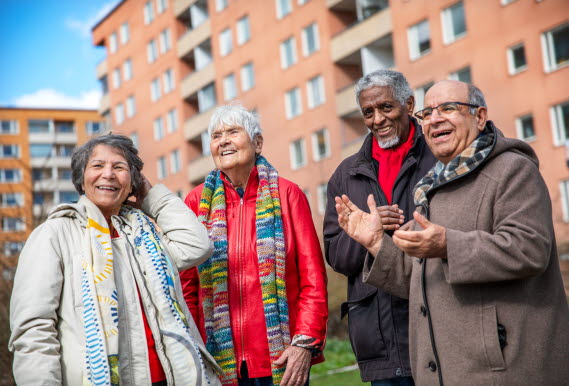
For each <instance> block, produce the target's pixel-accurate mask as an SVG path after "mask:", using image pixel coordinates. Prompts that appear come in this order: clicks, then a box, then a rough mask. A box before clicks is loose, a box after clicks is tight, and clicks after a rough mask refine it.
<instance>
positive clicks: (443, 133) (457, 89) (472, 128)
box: [422, 81, 486, 164]
mask: <svg viewBox="0 0 569 386" xmlns="http://www.w3.org/2000/svg"><path fill="white" fill-rule="evenodd" d="M445 102H463V103H468V86H467V84H466V83H463V82H457V81H442V82H439V83H437V84H435V85H434V86H433V87H431V88H430V89H429V91H428V92H427V95H425V107H436V106H438V105H440V104H442V103H445ZM422 125H423V134H424V135H425V139H426V141H427V145H429V148H430V149H431V151H432V152H433V154H434V155H435V157H437V159H439V160H440V161H441V162H443V163H444V164H447V163H449V162H450V161H451V160H452V159H453V158H454V157H456V156H457V155H459V154H460V153H461V152H462V151H463V150H464V149H466V148H467V147H468V146H469V145H470V144H471V143H472V142H473V141H474V140H475V139H476V137H478V134H479V133H480V132H481V131H482V130H483V129H484V126H485V125H486V109H485V108H484V107H479V108H478V109H477V110H476V114H475V115H473V114H471V113H470V108H469V107H467V106H460V105H459V108H458V109H457V110H455V111H453V112H452V113H451V114H448V115H445V116H441V114H439V112H438V111H437V110H436V109H434V110H433V113H432V114H431V116H430V117H429V118H428V119H426V120H424V121H423V122H422Z"/></svg>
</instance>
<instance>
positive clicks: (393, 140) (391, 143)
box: [376, 137, 399, 149]
mask: <svg viewBox="0 0 569 386" xmlns="http://www.w3.org/2000/svg"><path fill="white" fill-rule="evenodd" d="M376 140H377V144H378V145H379V147H381V148H382V149H390V148H392V147H395V146H397V145H399V137H393V138H391V139H388V140H387V141H380V140H379V139H377V138H376Z"/></svg>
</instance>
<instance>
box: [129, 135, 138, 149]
mask: <svg viewBox="0 0 569 386" xmlns="http://www.w3.org/2000/svg"><path fill="white" fill-rule="evenodd" d="M129 138H130V140H131V141H132V144H133V145H134V147H135V148H137V149H138V133H132V134H131V135H130V136H129Z"/></svg>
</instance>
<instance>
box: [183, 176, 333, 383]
mask: <svg viewBox="0 0 569 386" xmlns="http://www.w3.org/2000/svg"><path fill="white" fill-rule="evenodd" d="M222 176H223V174H222ZM224 182H225V199H226V205H227V223H228V224H227V237H228V241H229V247H228V248H229V251H228V270H229V274H228V281H229V283H228V290H229V309H230V317H231V329H232V332H233V346H234V348H235V359H236V363H237V374H238V377H241V375H240V370H241V362H242V361H245V362H247V369H248V371H249V377H251V378H257V377H268V376H271V364H270V359H269V344H268V340H267V332H266V331H267V327H266V324H265V316H264V313H263V300H262V297H261V285H260V283H259V264H258V260H257V250H256V242H257V240H256V229H255V201H256V198H257V187H258V185H259V178H258V173H257V168H253V170H252V172H251V175H250V176H249V181H248V182H247V188H246V191H245V194H244V196H243V199H242V200H241V198H240V197H239V195H238V194H237V192H236V191H235V189H234V188H233V186H232V185H231V183H229V182H228V181H227V180H226V179H225V178H224ZM202 190H203V184H202V185H200V186H198V187H196V188H195V189H194V190H192V191H191V192H190V193H189V194H188V196H187V197H186V200H185V202H186V205H188V206H189V207H190V209H192V210H193V211H194V212H195V213H198V206H199V200H200V197H201V194H202ZM279 194H280V200H281V208H282V220H283V228H284V237H285V244H286V290H287V298H288V309H289V323H290V324H289V325H290V335H291V339H292V337H294V335H297V334H303V335H308V336H310V337H313V338H316V339H318V340H321V341H323V340H324V338H325V336H326V322H327V320H328V294H327V290H326V269H325V267H324V260H323V258H322V252H321V249H320V243H319V241H318V237H317V235H316V230H315V228H314V224H313V222H312V216H311V213H310V207H309V206H308V201H307V200H306V196H305V195H304V193H303V192H302V191H301V190H300V188H299V187H298V186H297V185H296V184H294V183H292V182H290V181H288V180H286V179H284V178H280V177H279ZM180 278H181V280H182V288H183V291H184V298H185V300H186V303H187V304H188V307H189V309H190V311H191V313H192V316H193V317H194V320H195V322H196V324H197V325H198V327H199V329H200V332H201V334H202V337H203V338H204V341H205V327H204V315H203V309H202V307H201V304H202V296H203V294H202V293H201V291H198V288H199V276H198V272H197V269H196V268H192V269H189V270H186V271H184V272H182V273H181V274H180ZM198 294H199V295H198ZM323 360H324V358H323V357H322V355H320V356H318V357H315V358H314V359H313V360H312V364H316V363H320V362H322V361H323Z"/></svg>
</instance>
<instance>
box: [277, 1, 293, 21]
mask: <svg viewBox="0 0 569 386" xmlns="http://www.w3.org/2000/svg"><path fill="white" fill-rule="evenodd" d="M276 2H277V18H278V19H282V18H283V17H285V16H286V15H288V14H289V13H291V12H292V4H291V2H290V0H276Z"/></svg>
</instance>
